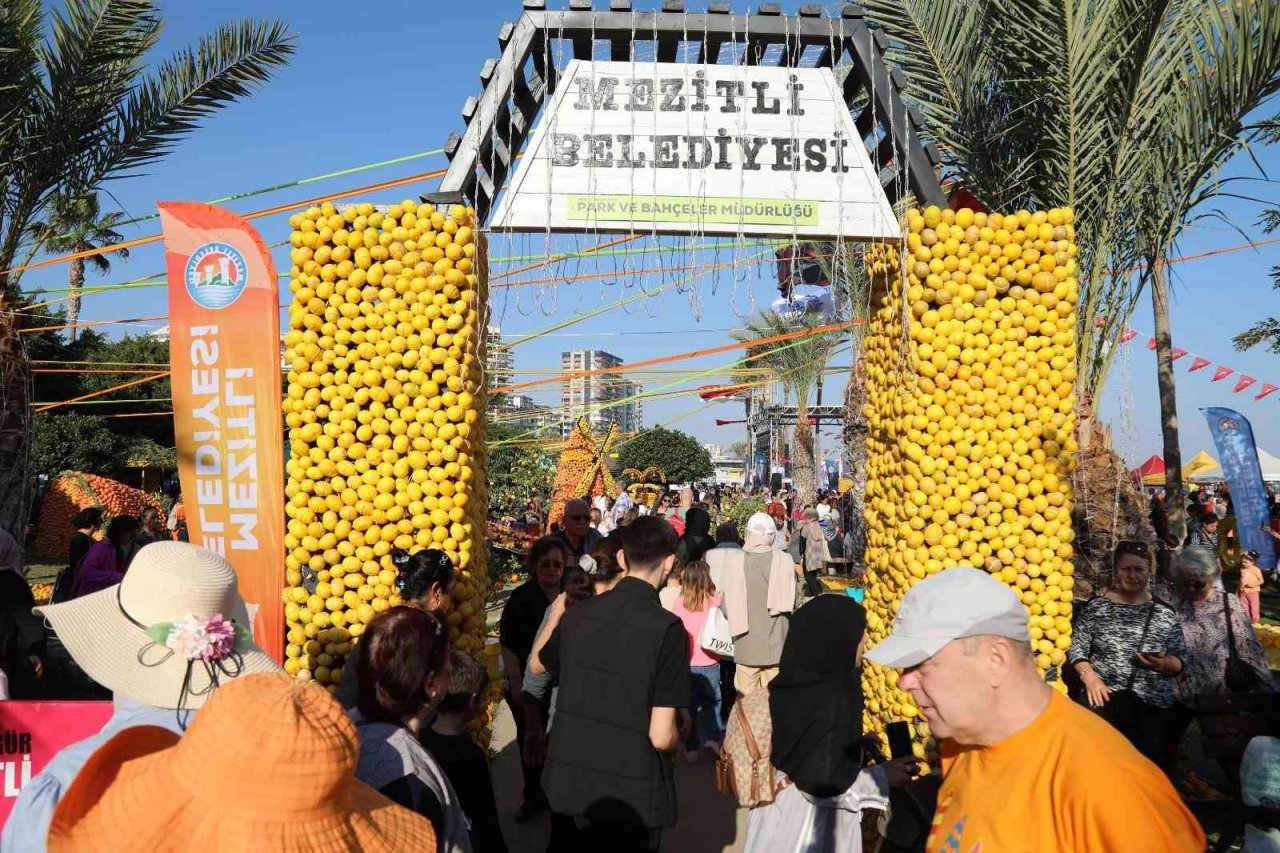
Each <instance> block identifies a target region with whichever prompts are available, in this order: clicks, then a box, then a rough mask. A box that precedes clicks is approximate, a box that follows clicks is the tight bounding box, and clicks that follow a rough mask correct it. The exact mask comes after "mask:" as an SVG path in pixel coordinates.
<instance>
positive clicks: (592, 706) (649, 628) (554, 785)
mask: <svg viewBox="0 0 1280 853" xmlns="http://www.w3.org/2000/svg"><path fill="white" fill-rule="evenodd" d="M540 657H541V659H542V662H543V664H544V665H545V666H546V667H547V668H548V669H549V670H551V671H553V672H558V674H559V677H560V690H559V694H558V698H557V702H556V718H555V719H556V724H555V725H554V726H553V727H552V729H551V744H550V748H549V750H548V754H547V762H546V766H545V768H544V770H543V786H544V787H545V788H546V791H547V795H548V797H549V798H550V800H551V805H552V807H553V808H554V809H555V810H556V811H557V812H560V813H562V814H567V815H575V816H577V815H582V816H586V817H588V818H590V819H592V820H593V821H616V822H620V823H635V824H642V825H643V826H646V827H662V826H672V825H674V824H675V821H676V798H675V784H674V778H673V772H672V762H671V757H670V756H669V755H663V754H661V753H659V752H658V751H657V750H655V749H654V748H653V745H652V743H650V741H649V717H650V712H651V711H652V709H653V708H655V707H658V708H682V707H687V706H688V704H689V691H690V686H689V653H688V639H687V638H686V635H685V632H684V627H683V625H682V624H681V622H680V620H679V619H678V618H677V617H676V616H674V615H673V614H671V613H669V612H667V611H666V610H664V609H663V608H662V605H661V604H660V603H659V602H658V592H657V590H655V589H654V588H653V587H652V586H650V585H649V584H647V583H645V582H644V581H642V580H638V579H636V578H624V579H623V580H622V581H621V582H619V584H618V585H617V587H615V588H614V589H613V590H612V591H610V592H607V593H604V594H603V595H599V596H597V597H595V598H591V599H588V600H587V601H584V602H583V603H581V604H579V605H577V606H576V607H574V608H573V609H572V610H570V611H568V612H567V613H566V614H565V616H564V620H563V621H562V622H561V624H560V627H559V628H558V629H557V632H556V634H555V635H553V636H552V638H551V640H550V641H549V642H548V643H547V645H546V647H545V648H544V649H543V651H542V652H541V653H540Z"/></svg>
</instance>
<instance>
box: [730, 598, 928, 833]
mask: <svg viewBox="0 0 1280 853" xmlns="http://www.w3.org/2000/svg"><path fill="white" fill-rule="evenodd" d="M866 625H867V614H866V611H865V610H863V609H862V606H861V605H859V604H858V603H857V602H855V601H854V600H853V599H851V598H849V597H847V596H844V595H820V596H818V597H817V598H814V599H813V600H811V601H809V602H808V603H807V604H805V605H804V606H803V607H801V608H800V609H799V610H797V611H796V612H795V615H793V616H792V617H791V631H790V632H789V633H788V634H787V640H786V643H785V645H784V646H783V649H782V660H781V662H780V663H779V665H778V675H777V677H776V678H774V679H773V681H772V682H771V683H770V684H769V713H770V716H771V718H772V722H773V742H772V751H771V760H772V762H773V767H774V770H775V772H776V773H777V778H778V782H779V784H780V785H783V786H784V787H782V788H781V790H780V791H779V792H778V795H777V798H776V799H774V801H773V802H772V803H771V804H769V805H767V806H761V807H757V808H754V809H752V810H751V818H750V822H749V823H748V825H747V843H746V847H745V853H802V852H803V853H860V851H861V850H862V811H863V809H867V808H870V809H876V810H880V811H884V810H887V809H888V806H889V788H890V786H898V785H904V784H906V783H907V782H908V781H910V779H911V777H912V771H913V769H914V768H915V767H917V766H918V765H919V764H920V762H919V761H918V760H917V759H915V758H910V757H907V758H897V759H894V760H893V761H890V762H889V763H887V764H884V765H880V766H876V767H864V763H863V754H862V753H863V745H862V704H863V700H862V683H861V662H862V646H863V640H864V631H865V629H866Z"/></svg>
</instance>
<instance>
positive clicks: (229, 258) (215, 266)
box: [186, 243, 249, 310]
mask: <svg viewBox="0 0 1280 853" xmlns="http://www.w3.org/2000/svg"><path fill="white" fill-rule="evenodd" d="M186 278H187V293H188V294H190V296H191V298H192V300H194V301H195V303H196V304H197V305H201V306H203V307H205V308H212V309H214V310H217V309H219V308H226V307H227V306H228V305H230V304H231V303H232V302H235V301H236V300H237V299H239V298H240V294H241V293H244V289H245V286H246V285H247V284H248V283H249V269H248V267H247V266H246V265H245V262H244V255H242V254H240V252H239V250H237V249H236V248H235V247H234V246H228V245H227V244H226V243H205V244H204V245H203V246H201V247H200V248H198V249H196V250H195V251H194V252H192V253H191V258H190V259H189V260H188V261H187V275H186Z"/></svg>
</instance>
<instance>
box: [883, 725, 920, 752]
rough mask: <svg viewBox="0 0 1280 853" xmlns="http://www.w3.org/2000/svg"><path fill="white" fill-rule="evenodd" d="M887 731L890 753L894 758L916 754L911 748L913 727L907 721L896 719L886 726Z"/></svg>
mask: <svg viewBox="0 0 1280 853" xmlns="http://www.w3.org/2000/svg"><path fill="white" fill-rule="evenodd" d="M885 731H886V733H887V734H888V735H889V754H890V755H891V756H892V757H893V758H907V757H909V756H912V755H915V751H914V750H913V749H912V748H911V729H910V728H909V727H908V726H907V724H906V722H904V721H902V720H896V721H894V722H892V723H889V725H887V726H885Z"/></svg>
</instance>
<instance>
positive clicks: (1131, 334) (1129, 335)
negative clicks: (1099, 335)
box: [1120, 329, 1138, 344]
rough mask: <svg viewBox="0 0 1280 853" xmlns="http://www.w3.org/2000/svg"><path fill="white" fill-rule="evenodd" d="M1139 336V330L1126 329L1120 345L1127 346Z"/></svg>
mask: <svg viewBox="0 0 1280 853" xmlns="http://www.w3.org/2000/svg"><path fill="white" fill-rule="evenodd" d="M1137 336H1138V330H1137V329H1125V330H1124V334H1123V335H1121V336H1120V343H1122V344H1127V343H1129V341H1131V340H1133V339H1134V338H1136V337H1137Z"/></svg>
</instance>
